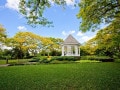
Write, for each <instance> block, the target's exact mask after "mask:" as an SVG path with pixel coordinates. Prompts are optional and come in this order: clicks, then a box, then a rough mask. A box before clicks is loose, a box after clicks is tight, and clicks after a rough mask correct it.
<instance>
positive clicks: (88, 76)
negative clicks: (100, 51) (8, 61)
mask: <svg viewBox="0 0 120 90" xmlns="http://www.w3.org/2000/svg"><path fill="white" fill-rule="evenodd" d="M118 89H120V63H78V64H50V65H27V66H11V67H0V90H118Z"/></svg>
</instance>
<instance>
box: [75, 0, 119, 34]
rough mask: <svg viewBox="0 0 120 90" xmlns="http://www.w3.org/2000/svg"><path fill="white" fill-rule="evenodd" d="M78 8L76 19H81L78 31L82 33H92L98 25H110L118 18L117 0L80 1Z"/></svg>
mask: <svg viewBox="0 0 120 90" xmlns="http://www.w3.org/2000/svg"><path fill="white" fill-rule="evenodd" d="M79 7H80V11H79V13H78V14H77V17H78V18H81V19H82V23H81V25H80V30H82V31H83V32H86V31H88V30H91V29H92V31H94V30H96V28H97V27H98V26H99V25H100V23H110V22H113V20H114V19H115V18H118V17H120V1H119V0H81V1H80V4H79ZM119 23H120V21H119ZM115 26H117V25H115Z"/></svg>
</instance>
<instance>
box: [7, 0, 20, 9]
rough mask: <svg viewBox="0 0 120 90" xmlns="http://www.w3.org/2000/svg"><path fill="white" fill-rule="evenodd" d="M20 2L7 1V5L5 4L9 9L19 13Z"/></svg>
mask: <svg viewBox="0 0 120 90" xmlns="http://www.w3.org/2000/svg"><path fill="white" fill-rule="evenodd" d="M19 2H20V0H7V3H6V4H5V7H7V8H9V9H13V10H16V11H19V7H18V6H19Z"/></svg>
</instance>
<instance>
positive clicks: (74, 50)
mask: <svg viewBox="0 0 120 90" xmlns="http://www.w3.org/2000/svg"><path fill="white" fill-rule="evenodd" d="M62 56H80V43H79V42H78V41H77V40H76V39H75V38H74V37H73V36H72V35H71V34H70V35H69V36H68V37H67V38H66V39H65V40H64V42H63V43H62Z"/></svg>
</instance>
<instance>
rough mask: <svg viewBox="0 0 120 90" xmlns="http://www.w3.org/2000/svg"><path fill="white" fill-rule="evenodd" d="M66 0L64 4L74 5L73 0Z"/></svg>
mask: <svg viewBox="0 0 120 90" xmlns="http://www.w3.org/2000/svg"><path fill="white" fill-rule="evenodd" d="M65 1H66V4H67V5H68V6H69V5H72V6H73V5H74V4H75V0H65Z"/></svg>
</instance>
